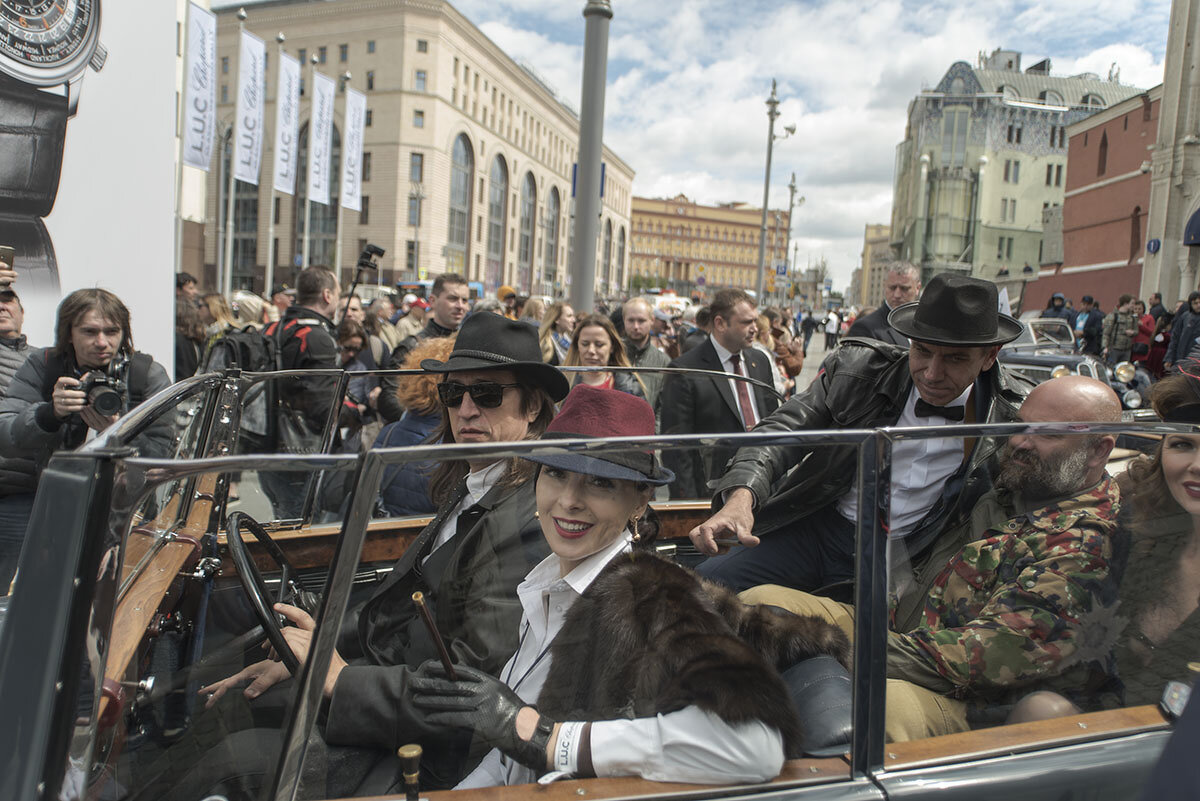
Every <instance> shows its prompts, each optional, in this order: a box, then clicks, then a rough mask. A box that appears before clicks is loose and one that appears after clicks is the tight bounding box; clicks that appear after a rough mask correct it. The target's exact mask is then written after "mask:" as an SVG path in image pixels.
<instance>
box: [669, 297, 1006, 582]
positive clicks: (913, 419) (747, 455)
mask: <svg viewBox="0 0 1200 801" xmlns="http://www.w3.org/2000/svg"><path fill="white" fill-rule="evenodd" d="M888 323H889V324H890V325H891V326H892V327H893V328H895V329H896V330H897V331H899V332H900V333H901V334H903V335H904V336H906V337H908V339H909V341H910V343H911V344H910V345H909V347H908V348H903V347H900V346H898V345H892V344H889V343H884V342H880V341H876V340H871V339H857V338H847V339H844V340H843V341H842V343H841V345H840V347H839V348H838V349H837V350H836V351H834V352H833V353H831V354H830V355H829V356H828V357H827V358H826V359H825V363H824V364H823V365H822V366H821V370H820V372H819V373H818V375H817V378H816V380H814V381H813V383H812V385H811V386H809V388H808V389H807V390H805V391H804V392H802V393H799V394H798V395H796V396H794V397H792V398H791V399H789V400H788V401H787V402H786V403H784V404H783V405H782V406H780V407H779V408H778V409H777V410H776V411H775V412H773V413H772V414H771V415H769V416H768V417H766V418H765V419H764V420H763V421H762V422H761V423H760V424H759V425H758V426H757V427H756V428H755V431H797V430H805V429H807V430H822V429H839V428H841V429H846V428H867V429H871V428H881V427H884V426H940V425H953V424H955V423H957V422H962V421H966V422H975V423H984V422H1011V421H1013V420H1015V419H1017V410H1018V408H1019V407H1020V405H1021V401H1022V400H1023V398H1024V396H1025V395H1026V394H1028V390H1029V388H1030V385H1029V384H1028V382H1024V381H1023V380H1022V379H1020V378H1018V377H1015V376H1014V375H1011V374H1008V373H1006V372H1005V370H1004V369H1003V368H1002V367H1001V366H1000V365H998V364H997V363H996V356H997V354H998V353H999V352H1000V346H1001V345H1003V344H1004V343H1005V342H1009V341H1011V340H1013V339H1015V338H1016V337H1017V335H1018V334H1019V333H1020V331H1021V324H1020V323H1019V322H1017V321H1016V320H1015V319H1013V318H1012V317H1010V316H1009V315H1007V314H1002V313H1000V312H999V303H998V298H997V291H996V286H995V284H993V283H991V282H990V281H983V280H980V279H976V278H970V277H967V276H962V275H957V274H952V273H946V274H941V275H937V276H934V278H933V279H932V280H931V281H930V282H929V285H928V286H927V288H926V290H925V293H924V295H922V297H921V299H920V301H918V302H915V303H908V304H905V305H903V306H900V307H898V308H896V309H893V310H892V312H891V313H890V314H889V315H888ZM997 449H998V444H997V443H995V442H993V441H991V440H983V441H981V442H975V441H973V440H965V441H964V440H963V439H960V438H954V437H948V438H946V439H923V440H901V441H899V442H896V443H895V444H894V445H893V447H892V471H891V497H890V498H889V499H888V515H889V519H888V521H887V524H888V531H889V536H890V537H891V539H892V541H893V543H896V544H898V545H900V546H902V547H898V548H896V549H895V550H896V552H898V553H904V554H906V555H907V557H908V558H910V559H913V560H917V559H919V557H920V556H921V555H922V554H924V553H926V552H928V551H929V549H930V546H932V545H933V543H934V542H935V541H936V540H937V538H938V534H939V533H940V532H942V531H944V530H945V529H946V527H947V526H949V525H952V524H954V523H955V522H957V521H959V520H961V519H962V517H963V516H964V515H967V514H969V512H970V509H971V507H972V506H973V505H974V501H975V500H976V499H977V498H978V497H979V496H980V495H982V493H983V492H984V491H986V490H987V489H988V488H989V487H990V486H991V475H992V470H993V468H994V467H995V455H996V451H997ZM857 450H858V449H857V446H851V445H836V446H830V445H826V446H816V447H813V446H799V445H794V446H772V447H753V448H743V449H741V450H739V451H738V452H737V454H736V456H734V458H733V459H732V460H731V462H730V464H729V467H728V469H727V471H726V473H725V475H724V477H723V478H722V479H721V480H720V481H718V482H717V483H716V485H715V490H716V494H715V496H714V501H713V507H714V510H715V514H714V515H713V516H712V517H710V518H709V519H708V520H707V521H705V522H704V523H702V524H700V525H699V526H697V527H696V528H694V529H693V530H692V531H691V533H690V536H691V539H692V542H693V543H694V544H695V545H696V547H697V548H698V549H699V550H700V551H701V552H703V553H706V554H710V555H714V556H715V555H716V554H718V553H719V552H720V551H723V550H724V549H723V548H721V547H719V546H718V544H717V542H716V540H718V539H726V538H733V537H736V538H737V539H738V541H739V545H737V546H734V548H733V549H732V550H731V551H729V552H728V553H723V554H722V555H720V556H715V558H712V559H709V560H708V561H706V562H705V563H704V564H702V565H701V567H700V572H701V573H702V574H704V575H706V576H707V577H709V578H711V579H714V580H716V581H720V582H722V583H724V584H727V585H729V586H730V587H732V588H733V589H735V590H739V591H740V590H744V589H747V588H749V587H753V586H757V585H760V584H778V585H782V586H785V587H792V588H794V589H799V590H806V591H812V590H818V589H820V588H822V587H826V586H829V585H837V584H841V583H843V582H848V581H850V580H852V579H853V577H854V545H855V542H854V538H855V521H856V520H857V518H858V485H857V480H856V473H857V470H856V465H857ZM797 465H799V467H798V468H797V469H792V468H793V467H796V466H797ZM789 471H790V472H789ZM785 476H786V477H785ZM781 479H782V481H781ZM773 488H774V491H772V489H773Z"/></svg>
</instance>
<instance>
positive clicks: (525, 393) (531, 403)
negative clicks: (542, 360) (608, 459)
mask: <svg viewBox="0 0 1200 801" xmlns="http://www.w3.org/2000/svg"><path fill="white" fill-rule="evenodd" d="M518 380H520V374H518ZM517 391H518V392H520V393H521V412H522V413H523V414H528V413H529V412H531V411H533V410H535V409H536V410H537V417H535V418H534V419H533V422H531V423H530V424H529V430H528V431H527V432H526V433H525V439H527V440H529V439H540V438H541V436H542V434H544V433H545V432H546V427H547V426H548V425H550V421H551V420H553V419H554V414H555V412H556V409H555V407H554V399H553V398H551V397H550V393H548V392H546V390H544V389H542V388H541V387H536V386H531V385H529V384H525V383H522V384H521V386H520V387H518V388H517ZM428 441H429V442H454V432H453V431H452V430H451V428H450V412H449V410H448V409H446V407H445V406H443V407H442V421H441V422H440V423H438V426H437V428H435V429H434V430H433V432H432V433H431V434H430V435H429V440H428ZM469 471H470V466H469V465H468V464H467V463H466V462H465V461H462V460H457V459H456V460H453V461H445V462H440V463H439V464H438V466H437V467H436V468H434V470H433V475H432V476H431V477H430V479H429V497H430V499H431V500H432V501H433V502H434V504H435V505H436V506H438V507H439V508H440V507H441V505H442V504H443V503H445V502H446V501H447V500H448V499H449V498H450V497H451V494H452V493H453V492H454V488H455V487H456V486H458V482H460V481H462V480H463V478H464V477H465V476H466V475H467V473H468V472H469ZM533 474H534V464H533V462H529V461H526V460H525V459H509V460H508V465H507V467H506V468H505V470H504V475H503V476H501V477H500V485H501V486H513V487H516V486H519V485H521V484H524V483H525V482H526V481H528V480H529V479H530V478H532V477H533Z"/></svg>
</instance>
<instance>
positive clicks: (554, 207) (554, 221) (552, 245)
mask: <svg viewBox="0 0 1200 801" xmlns="http://www.w3.org/2000/svg"><path fill="white" fill-rule="evenodd" d="M560 214H561V205H560V203H559V200H558V188H557V187H551V189H550V194H549V195H548V196H547V197H546V225H545V230H546V232H545V234H544V239H545V245H546V252H545V255H543V256H542V282H543V284H544V285H545V286H544V288H543V291H545V293H546V294H551V293H550V290H551V289H552V288H553V287H554V281H555V278H557V276H558V217H559V215H560Z"/></svg>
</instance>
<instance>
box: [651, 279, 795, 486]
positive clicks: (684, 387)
mask: <svg viewBox="0 0 1200 801" xmlns="http://www.w3.org/2000/svg"><path fill="white" fill-rule="evenodd" d="M709 311H710V312H711V314H712V334H711V335H710V336H709V337H708V338H707V339H705V340H704V341H702V342H701V343H700V344H699V345H697V346H695V347H694V348H692V349H691V350H689V351H688V352H687V353H685V354H683V355H682V356H680V357H679V358H677V359H675V360H674V361H672V362H671V364H670V366H671V367H688V368H691V369H693V370H710V371H712V372H717V373H730V374H733V375H738V376H744V377H748V378H752V379H755V380H756V381H759V382H761V383H762V384H763V385H764V386H760V385H757V384H751V383H749V382H747V381H742V380H737V379H734V378H729V379H724V378H716V377H709V376H698V375H686V374H677V373H673V374H671V375H669V376H668V377H667V380H666V382H665V383H664V384H663V391H662V395H661V396H660V398H661V403H660V406H661V409H662V431H663V433H664V434H723V433H726V432H730V431H748V430H750V429H751V428H753V427H754V425H755V424H756V423H757V422H758V421H759V420H761V419H762V418H763V417H766V416H767V415H768V414H770V413H771V412H773V411H774V410H775V407H776V406H778V405H779V400H778V398H776V397H775V395H774V393H773V392H771V391H769V390H768V389H767V388H768V387H771V386H772V383H771V381H772V378H771V366H770V364H769V363H768V362H767V359H768V358H769V357H768V356H766V355H765V354H763V353H762V352H761V351H758V350H755V349H754V348H753V347H751V346H752V345H753V343H754V337H755V335H756V334H757V333H758V325H757V323H756V322H755V321H756V320H757V314H756V312H755V308H754V300H753V299H752V298H751V297H750V296H749V295H747V294H746V293H745V292H743V291H742V290H740V289H722V290H720V291H719V292H717V293H716V295H715V296H714V297H713V301H712V303H711V304H709ZM732 455H733V452H732V451H731V450H729V449H723V448H715V449H714V448H704V449H699V448H696V449H689V450H682V451H680V450H674V451H668V452H666V453H664V454H663V459H664V462H665V463H666V464H667V466H668V467H669V468H670V469H671V470H673V471H675V475H676V479H675V482H674V483H673V484H671V487H670V490H671V497H672V498H702V497H707V496H708V481H709V479H712V478H716V477H717V476H720V475H721V473H722V472H723V471H724V469H725V462H726V461H728V459H729V457H730V456H732Z"/></svg>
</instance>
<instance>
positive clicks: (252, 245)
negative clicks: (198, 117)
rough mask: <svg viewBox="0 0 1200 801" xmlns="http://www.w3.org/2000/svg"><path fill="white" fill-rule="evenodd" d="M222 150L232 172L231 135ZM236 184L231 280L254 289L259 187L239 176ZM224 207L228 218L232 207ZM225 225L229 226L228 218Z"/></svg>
mask: <svg viewBox="0 0 1200 801" xmlns="http://www.w3.org/2000/svg"><path fill="white" fill-rule="evenodd" d="M221 150H222V153H223V154H224V158H225V174H226V175H229V170H230V169H231V167H230V162H231V160H232V158H233V154H232V151H233V147H232V144H231V141H230V138H229V137H226V138H225V139H224V140H222V149H221ZM233 185H234V189H233V223H234V225H233V231H232V235H233V269H232V270H231V271H230V276H231V279H230V280H231V282H232V288H233V289H249V290H250V291H254V278H255V275H256V274H257V272H258V270H257V266H258V265H257V261H258V255H257V252H258V187H257V186H255V185H254V184H248V183H245V182H243V181H238V180H236V179H235V180H234V182H233ZM220 207H221V208H220V209H218V213H219V214H220V215H221V219H222V220H224V219H225V216H226V212H227V211H228V210H229V208H228V206H227V205H226V204H225V203H221V204H220ZM225 228H226V231H228V230H229V226H228V221H226V226H225ZM218 246H219V247H221V248H222V249H224V247H225V242H224V241H221V242H219V243H218ZM223 252H224V250H222V253H223ZM222 258H224V256H222Z"/></svg>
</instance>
